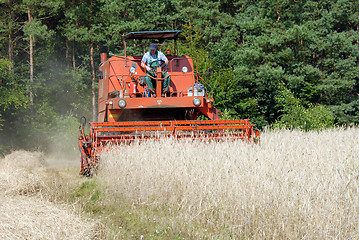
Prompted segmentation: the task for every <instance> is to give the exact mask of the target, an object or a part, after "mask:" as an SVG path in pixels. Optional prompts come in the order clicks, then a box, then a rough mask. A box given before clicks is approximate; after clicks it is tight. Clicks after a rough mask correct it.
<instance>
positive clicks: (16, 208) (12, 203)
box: [0, 151, 97, 239]
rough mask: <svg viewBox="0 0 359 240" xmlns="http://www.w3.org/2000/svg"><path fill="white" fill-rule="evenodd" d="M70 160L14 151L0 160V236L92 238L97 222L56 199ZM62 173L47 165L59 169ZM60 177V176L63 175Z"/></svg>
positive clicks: (5, 237)
mask: <svg viewBox="0 0 359 240" xmlns="http://www.w3.org/2000/svg"><path fill="white" fill-rule="evenodd" d="M73 165H75V163H73V162H72V161H69V160H64V161H60V160H58V161H55V160H54V159H47V160H45V158H44V156H43V155H42V154H41V153H38V152H26V151H16V152H13V153H11V154H9V155H7V156H5V158H3V159H0V203H1V204H0V239H94V238H96V236H97V225H96V222H95V221H94V220H91V219H87V218H84V217H82V216H80V213H79V212H78V211H77V210H75V208H74V207H73V206H71V205H69V204H66V203H64V202H62V201H61V200H60V198H59V195H60V194H61V193H59V192H57V191H61V189H60V188H58V189H54V188H52V187H51V186H55V185H58V186H60V185H63V184H66V183H65V182H60V179H61V177H59V174H64V173H66V171H64V170H63V167H65V166H66V167H68V166H73ZM60 167H62V169H61V171H63V172H64V173H60V172H58V171H57V170H51V169H49V168H60ZM62 179H63V178H62ZM56 181H58V182H57V183H56Z"/></svg>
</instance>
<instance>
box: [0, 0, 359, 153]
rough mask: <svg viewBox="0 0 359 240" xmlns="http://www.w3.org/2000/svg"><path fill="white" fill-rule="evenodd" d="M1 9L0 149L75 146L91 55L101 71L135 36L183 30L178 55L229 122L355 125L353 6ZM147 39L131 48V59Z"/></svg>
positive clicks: (358, 85)
mask: <svg viewBox="0 0 359 240" xmlns="http://www.w3.org/2000/svg"><path fill="white" fill-rule="evenodd" d="M29 12H30V14H31V16H32V20H31V21H29V16H28V13H29ZM0 13H1V17H0V40H1V41H0V79H1V80H2V83H1V84H0V122H1V124H2V127H1V126H0V128H2V131H1V132H0V145H1V146H3V147H2V148H3V149H9V147H10V148H11V147H13V148H17V147H21V148H36V147H39V145H41V146H42V148H46V149H50V148H51V147H50V148H49V145H50V146H51V145H53V143H54V142H56V140H55V139H65V138H66V139H69V138H71V139H72V138H73V135H72V133H71V131H73V130H70V128H71V129H72V128H75V125H76V124H75V122H76V120H75V119H77V118H79V117H80V116H82V115H85V116H86V117H88V118H89V116H90V115H91V105H90V104H91V95H92V92H91V80H92V74H91V73H92V72H91V71H92V69H91V64H90V60H91V58H90V55H91V53H90V49H92V47H93V50H94V53H93V56H94V62H95V63H99V53H100V52H103V51H104V52H110V51H111V52H114V53H122V52H123V51H124V47H123V38H122V36H123V35H124V34H126V33H128V32H130V31H144V30H171V29H179V30H183V34H182V38H181V39H180V40H179V41H178V42H177V43H178V48H179V53H180V54H186V55H189V56H191V57H193V58H194V59H196V60H195V62H197V63H198V72H199V73H205V72H206V71H207V69H208V68H212V72H213V74H212V76H211V78H207V77H205V76H204V75H203V76H204V79H205V80H206V81H207V82H208V83H209V84H210V85H211V86H212V88H213V92H214V98H215V106H216V107H218V108H219V109H220V110H221V111H222V112H224V113H225V114H226V116H227V118H250V119H251V122H253V123H255V124H256V125H257V127H259V128H262V127H265V126H269V125H272V124H274V125H280V124H282V126H286V127H291V128H292V127H299V128H302V129H306V130H309V129H312V128H313V129H319V128H322V127H327V126H331V125H333V121H334V124H337V125H343V124H351V123H356V124H358V123H359V78H358V76H359V65H358V58H359V48H358V43H359V31H358V29H357V28H358V25H359V22H358V19H359V4H358V2H357V1H353V0H334V1H328V0H325V1H313V0H304V1H289V0H280V1H264V0H260V1H254V2H253V1H248V0H244V1H231V0H224V1H218V0H211V1H204V0H194V1H188V0H177V1H175V0H165V1H160V0H138V1H132V0H124V1H111V0H93V1H74V0H69V1H61V0H50V1H42V0H34V1H33V0H31V1H30V0H12V1H7V0H3V1H0ZM29 35H32V36H34V39H35V41H34V44H35V45H34V81H33V83H30V81H29V80H28V79H29V75H30V69H29V64H28V61H29V55H28V51H29V39H28V37H29ZM148 43H149V41H142V42H140V41H132V42H131V43H129V44H128V49H127V50H128V53H134V51H133V49H134V48H133V46H134V45H136V48H137V47H140V49H141V48H142V49H147V48H148ZM171 44H172V43H169V42H165V43H164V45H163V47H164V48H165V47H166V48H167V47H168V46H169V47H171V48H172V49H173V45H171ZM139 54H142V52H141V53H139ZM5 59H8V60H5ZM281 82H283V83H284V85H285V86H286V91H288V92H287V93H286V92H285V90H283V88H282V86H281V85H280V83H281ZM30 84H31V85H30ZM207 88H208V90H210V89H211V88H210V87H207ZM30 89H32V91H33V93H34V103H33V106H31V107H30V108H28V106H29V92H30ZM280 99H285V100H286V101H281V100H280ZM329 109H330V110H329ZM31 112H32V113H31ZM316 115H317V116H316ZM293 116H296V118H295V119H294V118H293ZM333 119H334V120H333ZM325 123H326V124H325ZM66 126H70V127H69V128H66ZM60 132H63V134H60V135H62V136H59V137H55V136H58V133H60ZM52 134H55V135H54V136H53V137H52ZM68 142H70V141H68ZM45 145H46V147H44V146H45ZM65 145H67V146H70V144H65ZM59 149H62V148H61V147H60V148H59Z"/></svg>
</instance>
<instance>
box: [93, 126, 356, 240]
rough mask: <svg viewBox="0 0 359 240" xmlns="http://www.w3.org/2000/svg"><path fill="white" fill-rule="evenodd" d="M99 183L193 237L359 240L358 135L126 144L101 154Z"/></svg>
mask: <svg viewBox="0 0 359 240" xmlns="http://www.w3.org/2000/svg"><path fill="white" fill-rule="evenodd" d="M97 178H98V180H99V181H100V182H101V183H102V184H103V185H104V186H105V187H106V189H108V191H113V192H116V193H117V194H118V195H121V196H123V197H124V198H126V199H129V200H130V201H131V202H132V203H133V204H134V205H137V206H145V207H148V208H158V209H166V211H168V212H170V215H171V217H166V218H162V219H158V220H157V221H159V222H161V224H162V226H167V228H168V229H172V231H183V230H184V229H186V231H187V232H188V233H189V235H188V236H189V238H192V239H230V238H232V239H359V232H358V227H359V192H358V191H359V129H358V128H350V129H341V128H336V129H330V130H324V131H321V132H315V131H313V132H301V131H289V130H280V131H265V132H264V133H262V136H261V143H260V144H258V145H251V144H248V143H245V142H242V141H234V142H233V141H228V142H226V141H224V142H219V143H214V142H190V141H182V142H178V141H174V140H163V141H157V142H145V143H141V144H139V143H135V144H134V145H131V146H126V145H123V146H119V147H118V148H116V149H114V148H112V149H111V150H108V151H107V152H103V154H102V156H101V166H100V169H99V171H98V175H97ZM145 217H146V216H144V218H145ZM149 221H150V220H149ZM209 229H211V231H209ZM162 230H163V229H162ZM219 233H220V234H219Z"/></svg>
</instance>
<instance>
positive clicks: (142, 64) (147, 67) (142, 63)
mask: <svg viewBox="0 0 359 240" xmlns="http://www.w3.org/2000/svg"><path fill="white" fill-rule="evenodd" d="M141 67H143V68H145V69H146V70H147V71H151V68H150V67H149V66H147V65H146V64H145V63H144V62H141Z"/></svg>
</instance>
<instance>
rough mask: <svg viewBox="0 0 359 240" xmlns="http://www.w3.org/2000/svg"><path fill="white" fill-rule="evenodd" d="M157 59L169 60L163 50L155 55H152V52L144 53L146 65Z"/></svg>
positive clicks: (143, 59)
mask: <svg viewBox="0 0 359 240" xmlns="http://www.w3.org/2000/svg"><path fill="white" fill-rule="evenodd" d="M156 60H162V61H164V62H165V61H166V60H167V57H166V56H165V55H164V54H163V53H162V52H161V51H157V54H155V55H151V53H150V52H146V53H145V55H143V57H142V62H143V63H145V64H146V65H148V64H150V63H151V62H153V61H156Z"/></svg>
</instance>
